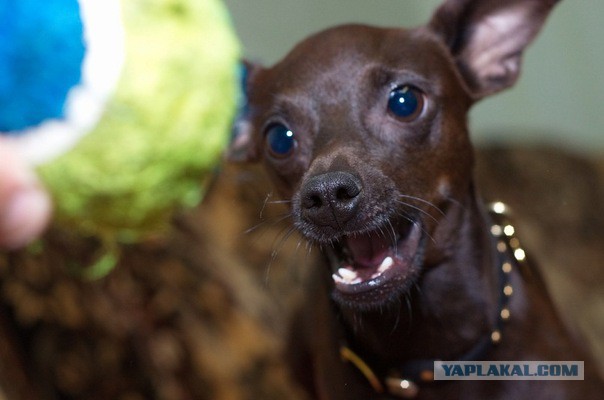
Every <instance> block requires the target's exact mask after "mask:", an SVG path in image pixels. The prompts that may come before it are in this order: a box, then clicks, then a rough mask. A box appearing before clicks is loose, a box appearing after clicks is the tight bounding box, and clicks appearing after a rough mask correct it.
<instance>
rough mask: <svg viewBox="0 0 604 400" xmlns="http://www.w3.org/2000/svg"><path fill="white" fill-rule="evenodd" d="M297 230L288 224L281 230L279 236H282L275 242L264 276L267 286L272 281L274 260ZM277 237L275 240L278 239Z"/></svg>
mask: <svg viewBox="0 0 604 400" xmlns="http://www.w3.org/2000/svg"><path fill="white" fill-rule="evenodd" d="M294 232H296V229H295V228H294V227H292V226H287V227H285V228H284V229H282V230H281V232H279V234H278V235H277V238H279V237H281V238H280V239H279V240H278V242H276V243H275V244H273V250H272V251H271V256H270V260H269V263H268V265H267V266H266V271H265V276H264V284H265V285H266V286H268V285H269V281H270V273H271V268H272V265H273V262H274V261H275V260H276V258H277V255H278V254H279V251H281V249H282V248H283V246H284V245H285V243H286V242H287V240H288V239H289V238H290V237H291V235H292V234H293V233H294ZM277 238H276V239H275V240H277Z"/></svg>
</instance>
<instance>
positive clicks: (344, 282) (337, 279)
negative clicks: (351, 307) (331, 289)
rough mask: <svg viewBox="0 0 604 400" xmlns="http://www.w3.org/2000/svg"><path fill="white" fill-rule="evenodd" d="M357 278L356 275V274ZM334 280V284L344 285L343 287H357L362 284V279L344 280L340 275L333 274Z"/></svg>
mask: <svg viewBox="0 0 604 400" xmlns="http://www.w3.org/2000/svg"><path fill="white" fill-rule="evenodd" d="M355 276H356V274H355ZM331 277H332V279H333V280H334V282H336V283H339V284H342V285H356V284H357V283H361V282H362V281H361V278H359V277H358V276H357V277H356V278H354V279H345V278H342V277H341V276H340V275H338V274H333V275H331Z"/></svg>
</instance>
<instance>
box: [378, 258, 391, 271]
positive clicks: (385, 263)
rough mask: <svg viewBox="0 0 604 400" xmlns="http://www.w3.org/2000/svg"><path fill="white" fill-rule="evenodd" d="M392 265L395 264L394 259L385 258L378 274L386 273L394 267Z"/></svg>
mask: <svg viewBox="0 0 604 400" xmlns="http://www.w3.org/2000/svg"><path fill="white" fill-rule="evenodd" d="M392 264H394V260H393V259H392V257H386V258H384V260H383V261H382V263H381V264H380V267H379V268H378V273H379V274H381V273H384V272H385V271H386V270H387V269H388V268H390V267H392Z"/></svg>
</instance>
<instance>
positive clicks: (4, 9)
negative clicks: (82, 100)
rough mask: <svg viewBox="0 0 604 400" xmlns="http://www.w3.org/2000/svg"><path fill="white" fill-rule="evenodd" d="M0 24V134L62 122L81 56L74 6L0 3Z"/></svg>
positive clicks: (34, 0) (54, 1)
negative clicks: (50, 122) (47, 122)
mask: <svg viewBox="0 0 604 400" xmlns="http://www.w3.org/2000/svg"><path fill="white" fill-rule="evenodd" d="M0 21H2V23H1V24H0V134H11V131H15V130H22V129H25V128H28V127H31V126H35V125H38V124H40V123H41V122H43V121H45V120H47V119H51V118H61V117H63V116H64V111H65V109H64V108H65V101H66V99H67V94H68V93H69V91H70V90H71V88H73V87H74V86H76V85H77V84H78V83H79V82H80V81H81V75H82V62H83V60H84V53H85V43H84V28H83V24H82V18H81V15H80V6H79V4H78V1H77V0H46V1H45V0H0ZM13 133H14V132H13Z"/></svg>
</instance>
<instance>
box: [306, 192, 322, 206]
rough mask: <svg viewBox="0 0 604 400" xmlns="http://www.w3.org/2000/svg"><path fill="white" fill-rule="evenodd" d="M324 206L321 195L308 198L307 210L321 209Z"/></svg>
mask: <svg viewBox="0 0 604 400" xmlns="http://www.w3.org/2000/svg"><path fill="white" fill-rule="evenodd" d="M322 205H323V200H322V199H321V196H319V195H310V196H309V197H308V201H307V202H306V208H314V207H316V208H319V207H321V206H322Z"/></svg>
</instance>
